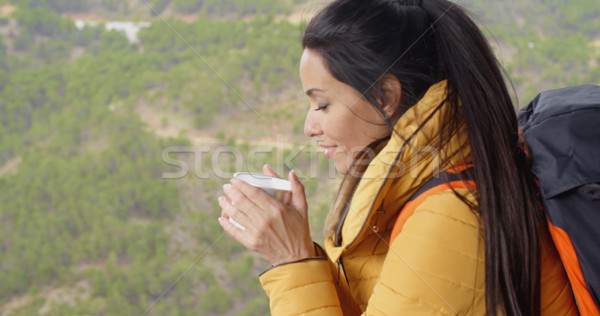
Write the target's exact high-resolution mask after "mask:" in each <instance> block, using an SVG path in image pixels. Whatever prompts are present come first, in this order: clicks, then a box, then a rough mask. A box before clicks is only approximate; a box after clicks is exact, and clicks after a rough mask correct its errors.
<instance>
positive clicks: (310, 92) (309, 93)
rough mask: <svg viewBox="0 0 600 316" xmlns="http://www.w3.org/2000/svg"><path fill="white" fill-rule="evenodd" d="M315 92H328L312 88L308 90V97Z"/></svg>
mask: <svg viewBox="0 0 600 316" xmlns="http://www.w3.org/2000/svg"><path fill="white" fill-rule="evenodd" d="M315 91H319V92H326V91H327V90H324V89H319V88H310V89H308V90H306V95H307V96H311V95H313V93H314V92H315Z"/></svg>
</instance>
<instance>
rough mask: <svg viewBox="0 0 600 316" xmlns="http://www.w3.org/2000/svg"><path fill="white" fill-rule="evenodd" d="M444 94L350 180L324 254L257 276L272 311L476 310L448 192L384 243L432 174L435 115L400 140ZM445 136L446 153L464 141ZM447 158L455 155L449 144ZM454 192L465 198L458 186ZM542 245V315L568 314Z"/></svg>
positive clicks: (557, 270) (565, 287) (474, 250)
mask: <svg viewBox="0 0 600 316" xmlns="http://www.w3.org/2000/svg"><path fill="white" fill-rule="evenodd" d="M444 95H445V82H440V83H438V84H436V85H434V86H432V87H431V88H430V89H429V91H428V92H427V94H426V95H425V97H423V99H422V100H420V101H419V102H418V103H417V104H416V105H415V106H413V107H412V108H411V109H410V110H408V111H407V112H406V113H405V114H404V115H403V116H402V117H401V118H400V119H399V120H398V122H397V124H396V126H395V130H396V132H397V133H393V134H392V137H391V138H390V140H389V142H388V143H387V144H386V145H385V147H384V148H383V150H381V151H380V152H379V154H378V155H377V156H376V157H375V159H373V161H372V163H371V164H370V165H369V166H368V167H367V168H366V171H365V173H364V175H363V177H362V179H361V180H360V182H359V183H358V186H357V187H356V189H355V194H354V197H353V198H352V199H351V201H350V204H349V208H348V211H347V213H346V216H345V218H344V220H343V225H342V226H341V229H339V230H338V233H337V234H335V236H329V237H328V238H327V239H326V240H325V249H326V254H325V253H323V252H322V253H321V254H320V255H321V257H317V258H308V259H305V260H301V261H299V262H293V263H287V264H283V265H279V266H276V267H273V268H271V269H270V270H267V271H266V272H264V273H263V274H262V275H261V276H260V282H261V284H262V286H263V288H264V289H265V291H266V293H267V295H268V296H269V299H270V306H271V313H272V314H273V315H359V314H361V313H362V314H363V315H433V314H435V315H467V314H469V315H484V314H485V291H484V288H485V275H484V271H485V267H484V251H483V240H482V239H481V235H480V224H479V222H478V220H479V219H478V216H477V214H476V213H474V212H473V211H472V210H471V209H470V208H469V207H468V206H467V205H466V204H465V203H464V202H462V201H461V200H460V199H459V198H458V197H457V196H456V195H455V194H454V193H453V192H452V191H451V190H446V191H441V192H438V193H435V194H433V195H429V196H428V197H427V199H425V200H424V201H423V202H422V203H420V204H419V205H418V207H417V208H416V209H415V210H414V212H413V213H412V215H411V216H410V217H409V218H408V219H407V220H406V222H405V224H404V226H403V229H402V231H401V233H400V234H399V235H398V236H397V237H396V238H394V240H393V243H392V244H391V245H389V244H388V243H389V241H390V234H391V232H392V228H393V226H394V223H395V220H396V218H397V217H398V212H399V210H400V209H401V208H402V207H403V205H404V204H405V203H406V202H407V200H408V199H409V198H410V197H411V196H412V194H413V193H414V192H415V191H416V190H417V189H418V188H419V187H420V186H421V185H422V184H424V183H425V182H427V181H428V180H429V179H430V178H431V177H432V175H434V174H437V173H439V171H440V170H435V169H434V168H435V167H436V165H439V163H438V161H437V160H436V159H438V158H439V157H438V156H437V155H436V152H435V150H431V148H433V146H430V144H431V145H433V144H436V143H434V142H436V135H437V133H438V131H439V128H440V126H439V125H440V123H439V115H437V114H434V117H433V118H434V119H432V120H430V121H429V122H428V123H427V124H426V125H425V126H424V128H423V129H422V130H420V131H419V132H418V133H417V134H416V136H415V137H414V139H412V140H411V144H412V146H407V147H405V148H404V149H402V150H400V146H402V144H403V143H404V140H405V139H407V138H408V137H409V135H411V134H412V133H413V132H414V131H415V130H416V129H417V127H418V126H419V124H420V123H421V118H425V117H427V116H428V115H429V114H431V113H433V112H434V111H433V110H434V108H435V107H436V106H437V105H439V104H440V102H441V101H442V100H443V98H444ZM438 112H439V111H438ZM463 134H464V133H463ZM454 138H455V139H453V141H452V142H451V144H450V147H449V148H451V149H452V148H453V149H457V148H459V147H458V144H460V142H461V141H462V142H464V141H465V140H466V136H465V135H462V136H455V137H454ZM452 144H454V146H455V147H452ZM450 152H452V150H450ZM462 155H463V156H468V155H469V153H468V152H464V151H463V152H462ZM455 156H456V157H459V156H460V155H459V154H458V151H457V150H456V151H455ZM457 159H458V158H457ZM394 161H396V163H392V162H394ZM442 171H443V170H442ZM457 191H458V192H459V194H461V195H463V196H464V197H466V198H468V199H470V200H471V201H475V199H474V197H473V196H472V195H471V194H470V193H469V191H468V190H467V189H457ZM507 193H508V192H507ZM338 200H339V196H338ZM336 204H339V203H338V202H336ZM342 207H343V206H342ZM544 246H545V247H544V248H543V251H542V297H541V305H542V306H541V309H542V315H553V316H554V315H577V308H576V306H575V303H574V300H573V294H572V290H571V287H570V285H569V283H568V281H567V278H566V275H565V272H564V268H563V266H562V264H561V262H560V259H559V257H558V255H557V254H556V251H555V249H554V246H553V245H552V244H551V243H550V242H546V243H545V244H544Z"/></svg>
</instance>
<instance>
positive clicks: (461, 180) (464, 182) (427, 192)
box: [389, 166, 475, 245]
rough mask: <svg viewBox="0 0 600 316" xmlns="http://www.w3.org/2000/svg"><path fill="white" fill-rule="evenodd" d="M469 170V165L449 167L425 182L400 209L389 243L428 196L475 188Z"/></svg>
mask: <svg viewBox="0 0 600 316" xmlns="http://www.w3.org/2000/svg"><path fill="white" fill-rule="evenodd" d="M470 171H471V167H470V166H467V167H462V168H459V169H453V168H451V169H448V170H446V171H444V172H442V173H440V174H438V175H437V176H435V177H433V178H431V179H430V180H429V181H427V182H425V184H423V185H422V186H421V187H420V188H419V189H418V190H417V191H416V192H415V193H414V194H413V195H412V196H411V197H410V199H408V201H407V202H406V204H404V206H403V207H402V209H401V210H400V214H399V215H398V218H397V219H396V222H395V223H394V228H393V229H392V235H391V236H390V243H389V244H390V245H391V244H392V242H393V241H394V239H395V238H396V237H397V236H398V235H399V234H400V232H402V228H403V227H404V223H406V221H407V220H408V218H409V217H410V216H412V214H413V213H414V212H415V209H417V207H418V206H419V205H420V204H421V203H423V201H425V199H427V198H428V197H430V196H432V195H434V194H436V193H439V192H442V191H446V190H452V189H460V188H464V189H470V188H475V182H474V181H473V180H472V177H471V172H470Z"/></svg>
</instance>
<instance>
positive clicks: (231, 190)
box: [223, 178, 262, 219]
mask: <svg viewBox="0 0 600 316" xmlns="http://www.w3.org/2000/svg"><path fill="white" fill-rule="evenodd" d="M238 182H242V183H245V182H243V181H240V180H238V179H235V178H233V179H231V183H227V184H225V185H224V186H223V192H225V195H227V198H229V200H231V204H233V205H235V207H237V208H238V209H240V210H242V211H244V212H245V213H247V214H248V215H250V213H254V212H255V210H256V209H260V208H259V207H258V206H257V205H256V204H255V203H254V202H253V201H251V200H250V199H249V198H248V196H247V195H246V194H244V193H243V192H242V191H241V190H240V188H239V186H238V185H234V183H238ZM248 185H249V184H248ZM259 190H260V189H259ZM261 191H262V190H261ZM259 205H261V204H259ZM259 213H260V212H259ZM234 219H235V218H234Z"/></svg>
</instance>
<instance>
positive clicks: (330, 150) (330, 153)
mask: <svg viewBox="0 0 600 316" xmlns="http://www.w3.org/2000/svg"><path fill="white" fill-rule="evenodd" d="M323 148H325V158H327V159H331V158H333V154H335V151H336V149H337V146H333V147H323Z"/></svg>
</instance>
